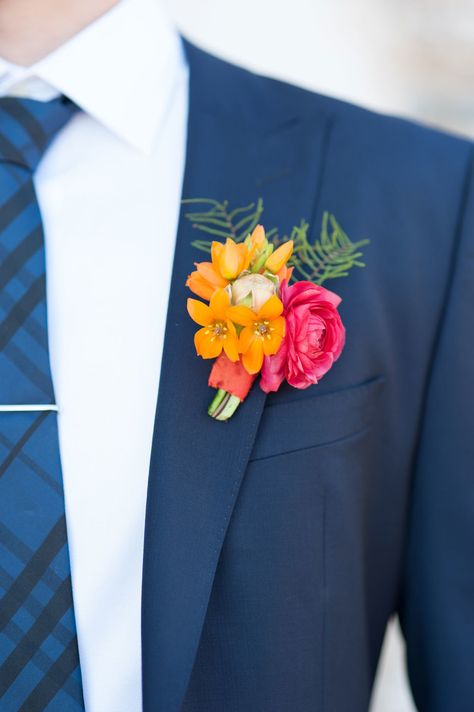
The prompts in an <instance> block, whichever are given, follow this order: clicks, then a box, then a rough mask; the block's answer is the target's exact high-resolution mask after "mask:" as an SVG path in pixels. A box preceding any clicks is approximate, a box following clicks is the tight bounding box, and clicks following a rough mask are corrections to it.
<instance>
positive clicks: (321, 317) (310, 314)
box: [260, 281, 346, 393]
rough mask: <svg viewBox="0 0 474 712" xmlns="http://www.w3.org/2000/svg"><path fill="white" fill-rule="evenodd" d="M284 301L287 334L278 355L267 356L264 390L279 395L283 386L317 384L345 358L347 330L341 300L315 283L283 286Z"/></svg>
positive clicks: (281, 296)
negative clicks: (284, 384)
mask: <svg viewBox="0 0 474 712" xmlns="http://www.w3.org/2000/svg"><path fill="white" fill-rule="evenodd" d="M280 298H281V300H282V302H283V306H284V311H283V316H284V317H285V319H286V334H285V337H284V339H283V341H282V344H281V346H280V348H279V350H278V352H277V353H276V354H275V355H274V356H266V357H265V361H264V364H263V368H262V378H261V381H260V387H261V388H262V390H264V391H265V392H266V393H269V392H270V391H277V390H278V389H279V387H280V386H281V384H282V382H283V381H284V380H285V378H286V380H287V381H288V383H289V384H290V386H293V387H294V388H308V386H311V385H313V384H314V383H317V382H318V381H319V379H320V378H322V376H324V374H325V373H327V371H329V369H330V368H331V366H332V365H333V363H334V362H335V361H336V360H337V359H338V358H339V356H340V355H341V351H342V349H343V347H344V342H345V336H346V330H345V329H344V326H343V324H342V321H341V317H340V316H339V312H338V311H337V307H338V306H339V304H340V303H341V299H340V297H338V296H337V294H334V292H330V291H329V290H328V289H325V288H324V287H318V286H317V285H315V284H313V283H312V282H296V284H293V285H292V286H291V287H290V286H288V284H287V282H286V281H284V282H282V285H281V288H280Z"/></svg>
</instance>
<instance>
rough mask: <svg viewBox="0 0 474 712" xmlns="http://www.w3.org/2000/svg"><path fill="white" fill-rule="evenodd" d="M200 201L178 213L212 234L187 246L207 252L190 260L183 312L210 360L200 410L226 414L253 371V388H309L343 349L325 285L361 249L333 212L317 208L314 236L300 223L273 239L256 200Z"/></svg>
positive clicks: (332, 296)
mask: <svg viewBox="0 0 474 712" xmlns="http://www.w3.org/2000/svg"><path fill="white" fill-rule="evenodd" d="M183 202H184V203H185V204H188V205H189V204H193V205H199V204H200V205H205V206H206V207H207V209H206V210H204V211H197V212H196V211H195V212H190V213H187V214H186V217H187V218H188V219H189V220H190V221H191V222H192V224H193V227H194V228H196V229H197V230H199V231H201V232H203V233H206V234H207V235H211V236H212V237H213V238H215V239H213V240H208V239H198V240H195V241H194V242H193V245H194V246H195V247H196V248H197V249H199V250H202V251H205V252H207V253H208V254H209V255H210V260H209V259H208V260H207V261H203V262H196V263H195V267H196V269H195V271H193V272H191V274H190V275H189V277H188V279H187V282H186V285H187V286H188V287H189V289H190V290H191V291H192V292H193V293H194V294H195V295H196V296H198V297H200V299H193V298H189V299H188V303H187V308H188V313H189V315H190V317H191V318H192V319H193V321H195V322H196V324H198V325H199V327H200V328H199V329H198V331H196V333H195V336H194V344H195V347H196V352H197V354H198V356H201V357H202V358H204V359H213V360H214V363H213V366H212V368H211V373H210V376H209V381H208V382H209V386H211V387H212V388H215V389H217V392H216V394H215V397H214V399H213V401H212V403H211V405H210V406H209V409H208V413H209V415H210V416H211V417H213V418H215V419H216V420H228V419H229V418H230V417H231V416H232V415H233V414H234V412H235V410H236V409H237V407H238V406H239V405H240V403H241V402H242V401H243V400H244V399H245V397H246V396H247V394H248V392H249V390H250V388H251V387H252V384H253V382H254V381H255V379H256V378H257V376H258V375H260V388H262V390H263V391H265V392H266V393H269V392H271V391H277V390H278V389H279V387H280V386H281V384H282V383H283V381H286V382H287V383H289V385H290V386H293V387H294V388H308V386H311V385H314V384H316V383H318V381H319V380H320V379H321V378H322V377H323V376H324V374H325V373H327V372H328V371H329V369H330V368H331V367H332V365H333V364H334V363H335V361H337V359H338V358H339V356H340V355H341V352H342V350H343V348H344V343H345V328H344V325H343V323H342V321H341V317H340V314H339V311H338V307H339V304H340V302H341V299H340V297H339V296H338V295H337V294H336V293H335V292H332V291H330V290H329V289H326V288H325V287H323V286H322V285H323V283H324V282H326V281H327V280H330V279H335V278H337V277H345V276H347V274H348V273H349V270H350V269H351V268H352V267H364V266H365V265H364V263H363V262H361V261H360V258H361V257H362V252H361V251H360V248H361V247H362V246H363V245H365V244H367V243H368V240H361V241H359V242H352V241H351V240H350V239H349V237H348V236H347V235H346V233H345V232H344V231H343V230H342V228H341V226H340V225H339V223H338V222H337V220H336V219H335V217H334V216H333V215H330V214H329V213H324V215H323V222H322V229H321V236H320V238H318V239H316V240H314V241H313V242H311V241H310V239H309V237H308V229H309V225H308V223H307V222H306V221H302V222H301V223H300V225H298V226H295V227H294V228H293V230H292V232H291V234H290V236H288V237H287V236H284V237H281V238H280V236H279V234H278V231H277V230H276V229H275V228H273V229H272V230H269V231H267V232H265V229H264V227H263V225H261V224H260V218H261V214H262V212H263V202H262V200H259V201H258V202H257V203H252V204H251V205H248V206H246V207H243V208H235V209H233V210H230V208H229V205H228V202H227V201H225V202H223V203H220V202H219V201H217V200H210V199H200V198H198V199H191V200H185V201H183Z"/></svg>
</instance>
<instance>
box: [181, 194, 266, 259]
mask: <svg viewBox="0 0 474 712" xmlns="http://www.w3.org/2000/svg"><path fill="white" fill-rule="evenodd" d="M182 202H183V205H196V206H198V205H201V206H204V205H207V206H208V208H207V210H200V211H195V212H189V213H186V217H187V219H188V220H190V221H191V223H192V225H193V227H194V228H195V229H196V230H200V231H201V232H204V233H207V234H208V235H211V236H212V240H226V239H227V238H228V237H231V238H232V239H233V240H234V241H235V242H242V241H243V240H245V238H246V237H247V235H248V234H249V233H251V232H253V229H254V228H255V227H256V226H257V225H258V224H259V222H260V217H261V215H262V213H263V200H262V199H261V198H259V199H258V200H257V202H256V203H250V204H249V205H245V206H244V207H243V208H234V209H233V210H229V201H228V200H224V202H222V203H220V202H219V201H218V200H212V199H210V198H188V199H186V200H183V201H182ZM212 240H194V242H193V243H192V244H193V247H196V248H197V249H198V250H203V251H204V252H210V251H211V242H212Z"/></svg>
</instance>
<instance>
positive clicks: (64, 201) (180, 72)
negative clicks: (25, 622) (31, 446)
mask: <svg viewBox="0 0 474 712" xmlns="http://www.w3.org/2000/svg"><path fill="white" fill-rule="evenodd" d="M58 92H60V93H63V94H65V95H66V96H68V97H69V98H70V99H72V100H73V101H74V102H75V103H76V104H78V105H79V106H80V107H81V109H82V110H83V111H82V112H81V113H78V114H77V115H75V116H74V117H73V119H72V120H71V121H70V123H69V124H68V125H67V126H66V128H65V129H64V130H63V131H62V132H61V133H60V135H59V136H58V138H57V139H56V140H55V142H54V143H53V145H52V146H51V148H50V149H49V150H48V152H47V153H46V155H45V157H44V159H43V161H42V163H41V164H40V167H39V169H38V171H37V174H36V176H35V182H36V188H37V193H38V199H39V203H40V208H41V211H42V215H43V221H44V228H45V241H46V259H47V299H48V318H49V340H50V353H51V365H52V372H53V381H54V388H55V392H56V402H57V405H58V407H59V436H60V448H61V458H62V466H63V477H64V487H65V501H66V516H67V524H68V533H69V550H70V555H71V570H72V583H73V595H74V604H75V613H76V622H77V631H78V640H79V654H80V660H81V669H82V674H83V686H84V695H85V705H86V711H87V712H141V709H142V701H141V635H140V619H141V605H140V603H141V577H142V555H143V538H144V524H145V502H146V492H147V479H148V468H149V460H150V452H151V442H152V431H153V423H154V416H155V408H156V400H157V393H158V382H159V375H160V363H161V354H162V346H163V338H164V327H165V319H166V310H167V302H168V292H169V285H170V279H171V271H172V259H173V252H174V244H175V237H176V229H177V220H178V213H179V203H180V195H181V183H182V176H183V170H184V160H185V144H186V128H187V127H186V124H187V102H188V69H187V65H186V61H185V58H184V54H183V49H182V46H181V41H180V39H179V37H178V35H177V33H176V32H175V31H174V29H173V28H172V26H171V24H169V22H168V19H167V18H166V16H165V15H164V11H163V10H162V9H161V7H160V5H159V0H122V1H121V2H120V3H119V4H118V5H117V6H116V7H115V8H114V9H113V10H111V11H110V12H108V13H107V14H106V15H104V16H102V17H101V18H100V19H99V20H97V21H96V22H94V23H93V24H91V25H89V26H88V27H87V28H86V29H85V30H83V31H82V32H81V33H79V34H78V35H76V36H75V37H74V38H73V39H72V40H70V41H69V42H67V43H66V44H65V45H63V46H62V47H60V48H59V49H58V50H56V51H55V52H54V53H52V54H50V55H48V56H47V57H46V58H45V59H43V60H41V61H40V62H38V63H37V64H35V65H34V66H32V67H30V68H28V69H24V68H20V67H16V66H13V65H11V64H8V63H7V62H5V61H0V95H5V94H17V95H22V96H29V97H31V98H35V99H40V100H48V99H51V98H53V97H54V96H56V95H57V94H58ZM157 674H159V671H157Z"/></svg>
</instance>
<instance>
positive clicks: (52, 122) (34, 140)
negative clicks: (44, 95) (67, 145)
mask: <svg viewBox="0 0 474 712" xmlns="http://www.w3.org/2000/svg"><path fill="white" fill-rule="evenodd" d="M75 111H77V106H76V105H75V104H73V103H72V102H71V101H69V100H68V99H66V98H65V97H62V96H60V97H58V98H57V99H52V100H51V101H36V100H34V99H24V98H20V97H2V98H0V161H2V160H3V161H8V162H11V163H17V164H19V165H22V166H26V167H27V168H29V169H30V170H31V171H34V170H35V169H36V167H37V165H38V163H39V162H40V161H41V158H42V157H43V154H44V152H45V151H46V149H47V148H48V146H49V144H50V143H51V142H52V141H53V139H54V137H55V136H56V134H57V133H58V132H59V131H60V130H61V129H62V127H63V126H64V125H65V124H66V123H67V121H68V120H69V119H70V118H71V116H72V115H73V114H74V112H75Z"/></svg>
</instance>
